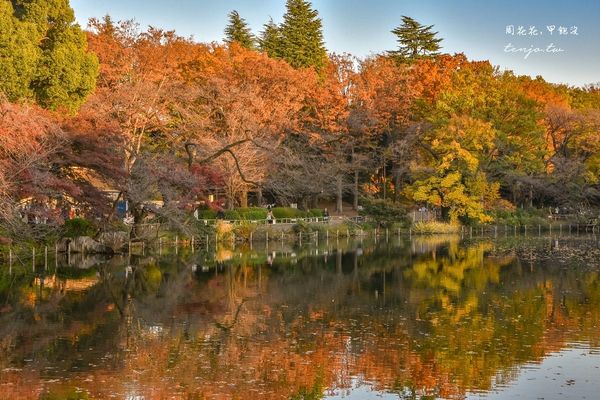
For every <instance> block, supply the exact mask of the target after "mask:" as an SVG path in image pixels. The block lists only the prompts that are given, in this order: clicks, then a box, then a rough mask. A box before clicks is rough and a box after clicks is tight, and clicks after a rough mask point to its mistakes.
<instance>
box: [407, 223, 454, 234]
mask: <svg viewBox="0 0 600 400" xmlns="http://www.w3.org/2000/svg"><path fill="white" fill-rule="evenodd" d="M412 230H413V232H414V233H420V234H424V235H428V234H433V233H458V232H460V225H457V224H449V223H447V222H438V221H429V222H417V223H416V224H414V225H413V228H412Z"/></svg>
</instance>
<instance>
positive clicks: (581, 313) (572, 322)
mask: <svg viewBox="0 0 600 400" xmlns="http://www.w3.org/2000/svg"><path fill="white" fill-rule="evenodd" d="M70 262H71V264H70V265H66V262H65V260H56V262H55V261H54V260H53V259H52V260H49V262H48V266H47V267H46V268H45V266H44V260H41V264H39V265H37V268H36V270H35V272H34V271H32V268H31V264H28V266H25V265H13V267H12V269H11V270H10V271H9V269H8V267H6V266H3V267H1V268H0V399H16V400H18V399H45V400H50V399H111V398H115V399H128V400H133V399H136V400H138V399H140V400H141V399H398V398H400V399H435V398H442V399H447V398H449V399H464V398H468V399H513V398H521V399H538V398H540V399H541V398H543V399H564V398H572V399H597V398H599V397H600V249H599V242H598V238H597V237H593V236H585V237H584V236H579V237H560V238H556V237H554V238H550V237H546V238H523V237H516V238H515V237H513V238H510V237H508V238H506V237H502V238H496V239H491V238H490V239H478V240H469V241H465V240H461V239H460V238H459V237H452V236H448V237H419V238H412V239H408V238H405V239H398V238H394V239H393V240H392V239H391V238H390V241H389V242H385V241H384V242H383V243H382V242H380V243H374V242H370V241H364V242H351V241H350V242H347V241H339V242H338V241H335V240H334V241H330V242H329V243H319V244H318V245H317V244H311V245H306V244H305V245H304V246H303V247H301V248H300V247H298V246H295V247H294V246H292V245H287V244H280V243H271V244H269V246H268V249H267V248H265V246H264V245H262V246H260V248H257V246H255V247H254V249H249V248H237V249H227V248H219V249H217V250H216V251H212V250H211V251H209V252H204V251H196V252H195V253H194V254H191V253H190V252H189V250H185V251H184V250H179V251H178V254H175V252H174V251H172V249H171V251H165V249H163V252H162V254H161V255H158V254H147V255H144V256H132V257H131V258H129V259H128V258H127V257H114V258H112V259H104V260H103V259H101V258H86V259H79V260H78V259H75V258H73V259H71V260H70ZM26 264H27V263H26Z"/></svg>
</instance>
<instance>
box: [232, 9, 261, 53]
mask: <svg viewBox="0 0 600 400" xmlns="http://www.w3.org/2000/svg"><path fill="white" fill-rule="evenodd" d="M225 42H226V43H233V42H237V43H239V44H240V46H242V47H245V48H247V49H249V50H254V49H255V47H256V38H255V37H254V35H253V34H252V32H251V31H250V28H249V27H248V24H247V23H246V20H244V18H242V17H241V16H240V14H239V13H238V12H237V11H236V10H233V11H232V12H230V13H229V24H228V25H227V26H226V27H225Z"/></svg>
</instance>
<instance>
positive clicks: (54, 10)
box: [0, 0, 98, 111]
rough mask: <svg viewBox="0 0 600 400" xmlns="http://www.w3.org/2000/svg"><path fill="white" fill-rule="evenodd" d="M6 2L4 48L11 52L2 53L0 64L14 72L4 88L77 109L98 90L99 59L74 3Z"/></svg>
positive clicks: (1, 83)
mask: <svg viewBox="0 0 600 400" xmlns="http://www.w3.org/2000/svg"><path fill="white" fill-rule="evenodd" d="M1 4H2V6H1V8H0V13H1V14H0V20H1V21H2V22H0V24H2V30H1V32H2V34H0V49H3V50H0V52H2V53H3V52H4V51H6V52H7V53H8V56H7V57H6V58H5V57H0V59H1V60H2V61H0V63H1V64H2V66H3V67H4V66H8V67H9V68H8V69H7V71H9V73H8V74H6V75H5V76H4V77H3V78H0V89H1V90H2V91H3V92H5V93H6V94H7V96H8V97H9V98H10V99H11V100H13V101H14V100H17V99H19V98H26V97H33V98H35V100H36V101H37V102H38V103H39V104H40V105H42V106H44V107H47V108H51V109H56V108H66V109H68V110H71V111H74V110H76V109H77V108H78V107H79V106H80V105H81V104H82V103H83V101H84V100H85V98H86V97H87V95H88V94H90V93H91V92H92V90H94V87H95V85H96V76H97V74H98V61H97V59H96V56H95V55H94V54H91V53H88V52H87V42H86V37H85V34H84V32H83V31H82V30H81V28H80V27H79V25H77V24H75V15H74V13H73V9H72V8H71V7H70V6H69V1H68V0H11V1H7V0H2V1H1ZM11 18H12V19H11ZM5 27H6V30H5ZM5 32H13V34H12V38H8V39H7V36H5V34H4V33H5ZM4 46H7V47H4ZM11 46H13V48H14V47H15V46H16V49H15V51H11V50H10V49H11ZM11 65H12V68H10V67H11ZM3 71H5V69H4V68H3Z"/></svg>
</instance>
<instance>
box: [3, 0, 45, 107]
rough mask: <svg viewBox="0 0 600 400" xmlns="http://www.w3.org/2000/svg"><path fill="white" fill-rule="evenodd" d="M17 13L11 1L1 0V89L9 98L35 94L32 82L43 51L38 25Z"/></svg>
mask: <svg viewBox="0 0 600 400" xmlns="http://www.w3.org/2000/svg"><path fill="white" fill-rule="evenodd" d="M14 13H15V11H14V8H13V5H12V3H11V2H10V1H5V0H2V1H0V71H1V73H0V93H2V94H3V95H4V96H6V98H7V99H8V100H9V101H17V100H19V99H23V98H29V97H32V96H33V92H32V91H31V88H30V83H31V81H32V79H33V77H34V74H35V71H36V65H37V62H38V60H39V58H40V55H41V50H40V48H39V47H38V46H37V44H36V41H37V38H38V35H37V29H36V27H35V25H34V24H31V23H23V22H20V21H19V20H18V19H17V18H16V17H15V16H14Z"/></svg>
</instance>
